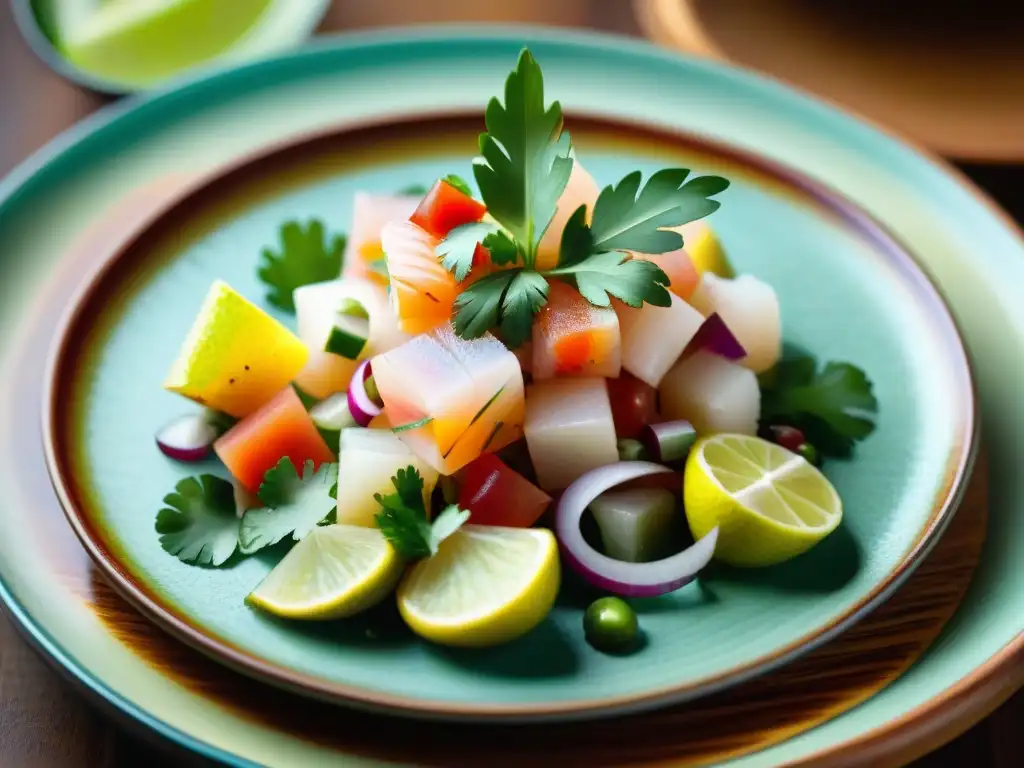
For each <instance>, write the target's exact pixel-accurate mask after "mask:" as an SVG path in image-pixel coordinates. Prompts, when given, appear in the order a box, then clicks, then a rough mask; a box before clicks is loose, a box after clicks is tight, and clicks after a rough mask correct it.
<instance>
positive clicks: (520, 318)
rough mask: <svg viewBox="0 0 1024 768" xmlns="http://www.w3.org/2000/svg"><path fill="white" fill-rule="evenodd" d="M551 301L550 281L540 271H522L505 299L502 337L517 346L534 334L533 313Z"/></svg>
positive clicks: (506, 292) (514, 278) (511, 347)
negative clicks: (549, 293)
mask: <svg viewBox="0 0 1024 768" xmlns="http://www.w3.org/2000/svg"><path fill="white" fill-rule="evenodd" d="M547 303H548V281H547V280H545V279H544V277H543V276H542V275H540V274H538V273H537V272H525V271H523V272H518V273H517V274H516V276H515V277H513V278H512V282H510V283H509V286H508V290H506V291H505V295H504V297H503V298H502V300H501V338H502V340H503V341H504V342H505V344H506V345H507V346H508V347H509V348H510V349H515V348H516V347H518V346H519V345H520V344H522V343H523V342H524V341H526V340H527V339H529V338H530V336H531V335H532V334H533V316H534V315H535V314H537V313H538V312H540V310H541V307H543V306H544V305H545V304H547Z"/></svg>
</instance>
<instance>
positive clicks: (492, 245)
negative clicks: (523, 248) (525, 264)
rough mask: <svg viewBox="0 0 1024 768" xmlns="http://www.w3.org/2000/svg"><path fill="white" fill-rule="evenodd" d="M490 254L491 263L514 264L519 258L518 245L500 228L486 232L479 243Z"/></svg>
mask: <svg viewBox="0 0 1024 768" xmlns="http://www.w3.org/2000/svg"><path fill="white" fill-rule="evenodd" d="M481 245H483V247H484V248H486V249H487V251H488V253H489V254H490V256H491V264H496V265H497V266H499V267H501V266H507V265H509V264H515V263H516V261H517V260H518V259H519V247H518V246H517V245H516V241H515V240H513V239H512V238H511V237H509V236H508V234H507V233H506V232H505V231H504V230H501V229H498V230H495V231H494V232H491V233H490V234H488V235H487V236H486V237H485V238H484V240H483V242H482V243H481Z"/></svg>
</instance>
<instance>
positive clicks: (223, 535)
mask: <svg viewBox="0 0 1024 768" xmlns="http://www.w3.org/2000/svg"><path fill="white" fill-rule="evenodd" d="M240 522H241V521H240V520H239V519H238V515H237V514H236V513H235V492H234V487H233V486H232V485H231V483H229V482H228V481H227V480H224V479H223V478H220V477H216V476H215V475H205V474H204V475H199V477H186V478H185V479H183V480H181V481H180V482H179V483H178V484H177V485H176V486H175V487H174V492H173V493H169V494H167V495H166V496H165V497H164V508H163V509H161V510H160V512H159V513H157V516H156V531H157V533H158V534H160V546H161V547H163V548H164V550H165V551H167V552H168V553H169V554H172V555H174V556H175V557H177V558H178V559H179V560H181V561H182V562H183V563H191V564H193V565H203V566H214V567H216V566H219V565H224V563H226V562H227V561H228V559H229V558H230V557H231V556H232V555H233V554H235V550H236V549H237V548H238V529H239V524H240Z"/></svg>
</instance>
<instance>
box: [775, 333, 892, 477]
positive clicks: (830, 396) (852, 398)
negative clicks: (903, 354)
mask: <svg viewBox="0 0 1024 768" xmlns="http://www.w3.org/2000/svg"><path fill="white" fill-rule="evenodd" d="M877 412H878V400H877V399H876V398H875V395H874V392H873V391H872V384H871V381H870V380H869V379H868V377H867V375H866V374H865V373H864V371H862V370H861V369H860V368H857V367H856V366H855V365H852V364H850V363H839V362H829V363H826V364H825V365H824V366H823V367H821V368H820V369H819V368H818V364H817V361H816V360H815V358H814V357H813V356H811V355H808V354H805V353H800V354H790V355H788V356H786V357H784V358H783V359H782V360H781V361H780V362H779V364H778V365H777V366H776V367H775V369H774V370H772V371H771V372H770V373H769V375H767V376H765V377H763V380H762V383H761V424H762V425H769V424H787V425H789V426H793V427H797V428H798V429H799V430H800V431H801V432H803V433H804V436H805V437H806V438H807V440H808V441H809V442H810V443H811V444H812V445H813V446H814V447H815V448H817V449H818V451H819V453H821V454H823V455H826V456H834V457H846V456H849V455H850V453H851V452H852V451H853V447H854V444H855V443H857V442H859V441H861V440H863V439H864V438H866V437H867V436H868V435H870V434H871V433H872V432H873V431H874V429H875V414H876V413H877Z"/></svg>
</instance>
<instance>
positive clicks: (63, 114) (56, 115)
mask: <svg viewBox="0 0 1024 768" xmlns="http://www.w3.org/2000/svg"><path fill="white" fill-rule="evenodd" d="M413 5H416V7H421V6H420V5H419V4H408V3H405V2H400V1H399V0H375V2H373V3H355V2H345V3H336V7H335V8H334V9H332V12H331V14H330V17H329V18H328V20H327V23H326V24H325V28H333V29H343V28H352V27H355V26H372V25H376V24H382V23H397V22H412V21H422V20H427V19H433V20H456V19H465V18H478V19H483V18H486V19H487V20H494V21H500V20H508V21H540V22H547V23H558V24H565V25H580V26H591V27H597V28H601V29H606V30H617V31H622V32H627V33H631V34H636V33H637V27H636V22H635V20H634V19H633V16H632V12H631V9H630V4H629V3H627V2H621V3H620V2H609V0H591V1H589V2H587V1H585V0H570V1H567V2H564V3H550V2H522V3H515V2H507V3H502V4H483V3H478V2H454V1H452V2H435V3H432V4H429V5H426V6H422V10H420V11H419V12H418V13H419V14H420V17H419V18H416V17H415V14H416V13H417V12H416V11H413V10H412V6H413ZM485 5H494V6H495V7H494V8H492V9H490V10H487V9H486V8H483V6H485ZM103 103H104V100H103V99H101V98H99V97H97V96H95V95H92V94H86V93H83V92H81V91H80V90H78V89H76V88H75V87H73V86H71V85H69V84H67V83H65V82H63V81H62V80H61V79H60V78H58V77H57V76H56V75H54V74H52V73H51V72H49V70H47V69H46V68H45V67H44V66H43V65H42V64H41V63H39V62H38V61H37V60H36V59H35V58H34V57H33V56H32V55H31V53H30V52H29V51H28V50H27V48H26V47H25V45H24V43H23V42H22V41H21V40H20V38H19V37H18V36H17V34H16V32H15V30H14V27H13V24H12V22H11V17H10V9H9V5H8V4H7V3H0V175H2V174H4V173H6V172H7V171H8V170H9V169H10V168H11V167H13V166H14V165H15V164H16V163H17V162H19V161H20V160H21V159H22V158H24V157H25V156H26V155H27V154H28V153H30V152H31V151H33V150H34V149H36V148H38V147H39V146H41V145H42V144H44V143H45V142H46V141H48V140H49V139H50V138H52V137H53V136H54V135H56V134H57V133H59V132H60V131H62V130H64V129H65V128H67V127H69V126H70V125H72V124H74V123H75V122H76V121H77V120H79V119H80V118H82V117H84V116H85V115H87V114H89V113H90V112H91V111H93V110H95V109H96V108H97V107H99V106H100V105H102V104H103ZM966 170H967V171H968V173H970V174H971V175H972V176H973V177H974V178H975V180H976V181H978V182H979V183H980V184H981V185H982V186H983V187H986V188H987V189H989V191H990V192H992V193H993V194H994V195H995V196H996V197H997V198H998V199H1000V202H1002V203H1003V205H1005V206H1007V207H1008V208H1009V209H1010V210H1011V213H1012V214H1013V215H1015V216H1016V217H1017V218H1018V220H1024V195H1022V194H1021V192H1020V190H1021V189H1024V184H1022V182H1024V169H1022V168H1006V167H1003V168H985V167H975V168H967V169H966ZM967 509H981V510H982V512H983V511H984V504H983V503H981V504H980V505H979V503H978V499H977V498H974V497H972V500H971V501H969V502H968V504H967V505H966V506H965V510H967ZM971 520H972V518H971V517H970V516H969V515H960V516H958V518H957V520H956V521H955V525H957V526H958V527H960V532H959V533H957V531H956V530H951V531H950V535H948V536H947V537H946V538H945V539H944V541H943V543H942V545H940V549H939V550H937V551H936V553H935V554H934V556H933V557H932V558H930V559H929V562H928V563H926V564H925V565H924V566H923V567H922V570H921V571H919V572H918V573H917V574H915V577H914V578H913V579H912V580H911V582H910V584H908V585H907V587H905V588H904V590H901V595H904V593H906V594H910V593H909V590H910V589H911V588H915V589H919V590H921V593H920V594H922V595H929V596H930V597H929V598H928V600H925V599H923V598H922V599H919V600H917V602H916V604H917V605H918V608H919V610H921V611H923V612H925V613H927V612H929V611H931V612H932V613H934V611H935V609H936V605H938V603H936V602H935V599H934V598H935V596H936V593H935V590H938V592H939V595H940V596H945V597H946V598H947V600H948V599H949V598H950V596H951V595H953V593H954V592H955V590H954V588H953V586H952V585H951V582H953V581H956V579H955V578H954V576H957V575H959V577H962V576H963V574H964V571H965V569H967V570H969V568H968V567H967V565H965V563H966V562H968V561H971V560H973V557H975V556H976V554H977V552H976V546H977V544H978V542H979V539H978V536H979V532H980V530H981V529H979V528H978V527H977V525H976V523H977V520H976V519H975V520H974V522H975V526H974V527H973V528H972V527H971ZM929 569H931V570H929ZM929 574H931V575H930V576H929ZM922 577H928V578H927V579H926V580H925V582H924V584H923V585H922V584H921V582H922ZM961 580H962V581H966V580H965V579H962V578H961ZM957 589H959V587H957ZM100 594H102V592H101V593H100ZM108 595H109V598H110V602H109V603H107V605H106V608H107V610H108V611H110V612H112V613H119V612H122V611H126V610H129V609H127V608H126V607H124V606H123V604H121V603H120V602H119V601H118V599H117V598H116V597H114V596H113V595H112V594H110V593H108ZM939 602H940V603H941V602H942V601H941V600H940V601H939ZM912 604H913V603H912ZM885 610H890V611H893V613H892V614H891V615H890V617H889V621H892V622H899V623H900V625H901V626H904V627H906V626H907V624H905V623H904V619H905V618H906V617H905V615H903V616H901V615H899V614H898V613H897V612H896V611H895V606H894V604H890V606H887V607H886V608H883V609H882V611H885ZM879 618H881V619H882V620H883V621H884V620H885V614H883V613H882V612H881V611H880V612H879V614H878V615H876V616H875V617H874V618H873V620H878V619H879ZM932 618H934V616H932ZM865 626H866V625H865ZM138 631H139V632H149V631H153V632H155V630H151V628H149V625H148V624H146V623H145V622H143V621H142V620H141V619H138ZM853 631H854V632H856V631H857V630H856V629H855V630H853ZM155 637H162V636H160V635H156V636H155ZM855 639H856V636H855ZM154 642H155V643H156V644H157V645H161V646H162V645H163V642H162V641H161V640H159V639H157V640H155V641H154ZM860 642H861V644H862V645H863V646H864V648H865V649H867V648H868V647H869V646H870V645H871V643H872V635H871V633H863V636H862V637H861V638H860ZM876 642H877V641H876ZM172 647H174V646H170V645H168V646H167V648H172ZM168 652H169V653H174V654H176V653H181V652H184V653H186V655H188V654H190V653H191V652H188V651H168ZM832 652H833V651H831V650H830V649H829V648H825V649H822V650H821V651H819V653H818V654H815V656H820V655H821V654H826V657H825V658H827V654H829V653H832ZM174 658H175V660H176V661H177V660H178V659H177V657H174ZM865 658H874V657H873V656H872V655H871V654H869V655H868V656H867V657H865ZM807 661H809V662H811V664H812V666H811V667H807V668H806V669H807V670H808V671H807V672H805V673H806V674H813V669H814V667H813V664H815V663H817V664H825V660H824V659H818V660H817V661H816V660H815V658H814V657H811V658H809V659H808V660H807ZM204 663H205V664H209V662H206V661H205V660H204V659H199V658H198V657H197V658H196V659H194V660H193V661H191V662H186V667H187V668H191V669H199V666H196V667H193V664H194V665H202V664H204ZM872 663H873V662H872ZM819 669H820V668H819ZM893 671H895V670H893ZM197 674H199V675H200V676H201V675H202V671H201V670H200V671H199V672H198V673H197ZM881 674H884V673H881ZM773 680H775V677H773V678H767V679H765V680H764V681H761V682H760V683H757V684H756V685H759V686H761V694H760V695H761V696H762V697H764V698H762V701H763V702H765V703H766V704H767V703H768V702H772V701H775V697H776V695H777V692H776V691H775V690H773V687H772V686H774V685H777V684H778V683H777V682H773ZM195 682H196V683H197V684H201V683H202V680H201V679H200V680H197V681H195ZM865 685H866V686H867V687H866V688H865V691H866V692H870V691H869V690H868V688H869V687H870V686H869V685H868V684H867V683H865ZM827 694H828V691H827V690H825V691H823V692H822V693H821V694H820V697H819V698H813V697H812V700H809V701H808V702H805V704H806V706H808V707H810V708H812V709H814V708H817V711H822V712H824V710H825V708H827V706H828V695H827ZM709 709H713V707H709ZM762 709H766V710H770V709H771V708H770V707H762ZM1022 720H1024V695H1018V696H1017V697H1016V698H1014V699H1012V700H1011V701H1010V702H1009V703H1008V704H1006V705H1005V706H1004V707H1003V708H1002V709H1001V710H1000V711H999V712H997V713H996V714H995V715H993V716H992V717H990V718H989V719H987V720H986V721H984V722H983V723H982V724H980V725H979V726H977V727H975V728H974V729H973V730H971V731H969V732H968V733H967V734H965V735H964V736H963V737H961V738H960V739H958V740H956V741H954V742H953V743H952V744H950V745H948V746H946V747H944V748H942V749H940V750H939V751H938V752H936V753H934V754H932V755H930V756H928V757H927V758H924V759H922V760H921V761H919V766H920V768H939V767H940V766H950V767H951V766H970V767H971V768H973V767H975V766H976V767H977V768H1011V767H1016V766H1019V765H1024V735H1022V734H1021V732H1020V728H1019V723H1020V722H1022ZM779 725H782V727H784V724H781V723H772V722H771V721H770V718H768V719H765V720H763V721H762V725H761V727H762V728H763V729H765V730H771V729H773V728H777V727H778V726H779ZM580 727H581V728H583V726H580ZM595 732H596V731H595ZM583 736H584V737H588V736H587V735H586V734H583ZM578 737H579V735H578ZM721 747H722V749H723V750H724V751H729V750H731V749H734V748H735V747H736V744H735V743H734V742H732V741H729V740H725V741H723V743H722V745H721ZM165 750H166V747H165V746H163V745H154V744H149V743H143V742H141V741H139V740H138V738H137V737H135V736H132V735H129V734H127V733H126V732H125V731H123V730H122V729H121V728H120V727H119V726H118V725H116V724H114V723H113V722H112V721H111V720H110V719H109V718H108V716H107V714H106V713H101V712H98V711H96V710H94V709H92V708H91V707H90V706H88V704H87V703H86V701H85V700H84V699H82V698H81V697H80V696H79V694H78V692H77V690H76V689H73V688H72V687H71V686H70V685H69V684H68V683H66V682H65V681H64V680H63V679H62V678H60V677H59V676H58V675H57V674H56V673H55V672H54V671H53V670H51V669H49V668H48V666H47V665H46V664H45V663H44V662H43V661H42V660H40V659H39V657H38V656H36V654H35V653H34V652H33V651H32V650H30V649H29V647H28V646H27V645H26V644H25V642H24V641H23V639H22V638H21V637H20V636H19V635H18V634H17V632H16V630H15V629H14V627H13V626H12V625H11V624H10V622H9V620H8V619H7V618H6V617H4V616H0V768H7V767H8V766H12V767H13V766H18V767H21V766H25V767H26V768H35V767H36V766H38V767H39V768H51V767H52V768H65V767H68V768H70V767H71V766H75V767H76V768H92V767H93V766H103V767H107V766H136V765H138V766H153V767H154V768H161V767H162V766H171V765H186V764H191V762H192V761H186V760H187V759H186V758H185V757H184V756H183V755H182V754H181V753H179V752H167V751H165ZM447 764H451V763H447Z"/></svg>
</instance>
